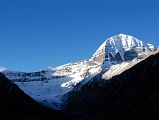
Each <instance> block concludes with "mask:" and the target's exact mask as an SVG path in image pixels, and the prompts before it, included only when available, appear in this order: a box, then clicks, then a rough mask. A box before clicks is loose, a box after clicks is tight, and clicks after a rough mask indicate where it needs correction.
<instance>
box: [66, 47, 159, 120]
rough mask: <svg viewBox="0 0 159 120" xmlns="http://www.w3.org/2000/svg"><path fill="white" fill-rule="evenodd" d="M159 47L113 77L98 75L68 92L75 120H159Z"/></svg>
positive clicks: (68, 99)
mask: <svg viewBox="0 0 159 120" xmlns="http://www.w3.org/2000/svg"><path fill="white" fill-rule="evenodd" d="M158 86H159V49H158V51H156V52H152V53H151V54H150V56H149V57H147V58H146V59H145V60H143V61H141V62H139V63H137V64H136V65H134V66H133V67H131V68H130V69H128V70H126V71H124V72H123V73H121V74H120V75H117V76H114V77H112V78H111V79H109V80H107V78H105V77H102V74H101V73H100V74H98V75H96V76H95V77H94V78H93V79H92V80H91V81H89V82H88V83H86V84H85V85H83V86H82V87H81V89H80V90H78V91H77V90H76V87H78V85H77V86H76V87H75V88H74V89H75V90H74V89H73V90H72V91H71V92H69V93H68V94H66V95H65V97H67V101H66V104H67V111H68V112H69V113H70V114H72V115H73V116H74V118H75V120H91V119H93V120H146V119H153V120H158V119H159V114H158V113H159V87H158Z"/></svg>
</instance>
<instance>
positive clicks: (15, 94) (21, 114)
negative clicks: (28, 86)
mask: <svg viewBox="0 0 159 120" xmlns="http://www.w3.org/2000/svg"><path fill="white" fill-rule="evenodd" d="M67 118H68V117H66V115H64V114H63V113H60V112H56V111H54V110H50V109H48V108H46V107H44V106H42V105H40V104H39V103H37V102H36V101H35V100H33V99H32V98H31V97H29V96H28V95H26V94H25V93H24V92H23V91H22V90H21V89H19V87H18V86H17V85H16V84H14V83H13V82H11V81H10V80H9V79H7V78H6V77H5V76H4V75H3V74H2V73H0V120H49V119H51V120H61V119H64V120H66V119H67Z"/></svg>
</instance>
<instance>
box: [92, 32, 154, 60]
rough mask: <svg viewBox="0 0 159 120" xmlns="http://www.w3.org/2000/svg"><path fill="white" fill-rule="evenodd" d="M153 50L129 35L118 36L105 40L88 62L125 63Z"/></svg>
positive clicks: (148, 45) (150, 46)
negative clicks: (107, 61) (108, 61)
mask: <svg viewBox="0 0 159 120" xmlns="http://www.w3.org/2000/svg"><path fill="white" fill-rule="evenodd" d="M153 49H154V46H153V45H151V44H144V43H143V41H141V40H139V39H137V38H135V37H133V36H131V35H126V34H118V35H114V36H112V37H110V38H108V39H106V41H105V42H104V43H103V44H102V45H101V46H100V47H99V48H98V49H97V51H96V52H95V53H94V54H93V57H92V58H91V59H90V60H93V61H97V62H99V63H103V62H104V61H105V60H111V61H113V60H115V61H116V60H117V61H127V60H132V59H134V55H135V54H136V57H137V56H138V57H140V56H142V55H143V54H146V52H149V51H151V50H153ZM131 55H132V56H131ZM128 56H129V57H128ZM130 57H131V58H130Z"/></svg>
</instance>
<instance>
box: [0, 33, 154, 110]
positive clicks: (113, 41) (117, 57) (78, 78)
mask: <svg viewBox="0 0 159 120" xmlns="http://www.w3.org/2000/svg"><path fill="white" fill-rule="evenodd" d="M151 51H154V47H153V45H151V44H145V43H143V42H142V41H141V40H138V39H136V38H135V37H133V36H130V35H125V34H119V35H115V36H112V37H110V38H108V39H107V40H106V41H105V42H104V43H103V44H102V45H101V46H100V47H99V48H98V49H97V51H96V52H95V53H94V54H93V56H92V57H91V58H90V59H88V60H83V61H78V62H73V63H68V64H66V65H62V66H59V67H56V68H53V67H48V68H46V69H42V70H41V71H38V72H32V73H26V72H15V71H9V70H3V71H2V72H3V73H4V74H5V75H6V76H7V77H8V78H9V79H10V80H12V81H13V82H14V83H15V84H17V85H18V86H19V87H20V88H21V89H22V90H23V91H25V93H27V94H28V95H29V96H31V97H32V98H34V99H35V100H36V101H38V102H39V103H41V104H44V105H46V106H48V107H50V108H53V109H57V110H60V109H63V108H64V106H62V105H63V103H64V101H65V99H67V98H64V97H63V96H64V95H65V94H66V93H69V92H70V91H72V90H80V89H81V87H82V86H83V85H85V84H86V83H88V82H90V81H92V79H93V78H94V77H95V76H97V75H99V74H102V77H103V78H106V79H110V78H112V77H113V76H115V75H118V74H120V73H122V72H123V71H125V70H126V69H129V68H130V67H132V66H133V65H135V64H137V63H138V62H140V61H141V60H143V59H144V58H146V56H147V55H148V54H149V53H150V52H151ZM76 86H78V87H76ZM74 88H76V89H74Z"/></svg>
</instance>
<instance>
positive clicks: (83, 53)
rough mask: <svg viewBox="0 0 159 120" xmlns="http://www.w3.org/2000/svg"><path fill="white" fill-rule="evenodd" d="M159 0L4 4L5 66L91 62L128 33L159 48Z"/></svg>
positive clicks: (0, 40)
mask: <svg viewBox="0 0 159 120" xmlns="http://www.w3.org/2000/svg"><path fill="white" fill-rule="evenodd" d="M158 6H159V2H158V1H157V0H0V55H1V58H0V66H3V67H7V68H8V69H11V70H18V71H37V70H39V69H41V68H45V67H48V66H59V65H62V64H65V63H68V62H72V61H78V60H83V59H87V58H89V57H90V56H91V55H92V54H93V53H94V52H95V50H96V49H97V48H98V47H99V45H100V44H101V43H103V42H104V41H105V39H106V38H108V37H110V36H112V35H115V34H119V33H125V34H130V35H133V36H135V37H136V38H138V39H141V40H143V41H144V42H149V43H153V44H154V45H155V46H158V45H159V12H158V11H159V7H158Z"/></svg>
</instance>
